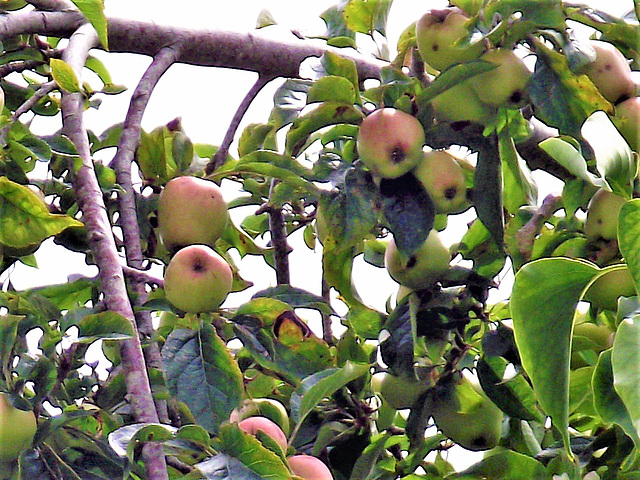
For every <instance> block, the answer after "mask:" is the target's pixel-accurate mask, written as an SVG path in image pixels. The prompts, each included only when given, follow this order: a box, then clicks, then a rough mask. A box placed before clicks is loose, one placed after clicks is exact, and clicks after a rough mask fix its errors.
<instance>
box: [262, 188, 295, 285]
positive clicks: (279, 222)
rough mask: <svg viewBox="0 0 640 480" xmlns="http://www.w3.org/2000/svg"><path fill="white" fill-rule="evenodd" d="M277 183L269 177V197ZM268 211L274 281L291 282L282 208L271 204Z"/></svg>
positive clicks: (281, 283)
mask: <svg viewBox="0 0 640 480" xmlns="http://www.w3.org/2000/svg"><path fill="white" fill-rule="evenodd" d="M277 184H278V181H277V180H276V179H275V178H272V179H271V188H270V189H269V197H270V198H271V196H272V195H273V191H274V189H275V187H276V185H277ZM268 213H269V231H270V232H271V246H273V256H274V262H275V269H276V282H277V284H278V285H286V284H289V283H291V273H290V270H289V253H290V252H291V247H290V246H289V244H288V243H287V228H286V225H285V220H284V215H283V213H282V208H277V207H274V206H271V207H270V208H269V209H268Z"/></svg>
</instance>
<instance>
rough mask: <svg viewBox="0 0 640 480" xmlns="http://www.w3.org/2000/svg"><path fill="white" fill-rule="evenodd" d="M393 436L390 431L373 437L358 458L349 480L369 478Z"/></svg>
mask: <svg viewBox="0 0 640 480" xmlns="http://www.w3.org/2000/svg"><path fill="white" fill-rule="evenodd" d="M390 437H391V434H390V433H388V432H385V433H381V434H379V435H376V436H375V437H372V438H371V443H369V445H368V446H367V447H366V448H365V449H364V451H363V452H362V454H361V455H360V457H358V460H356V463H355V465H354V466H353V470H352V471H351V476H350V477H349V480H367V479H369V478H371V477H370V475H371V474H373V472H374V470H375V467H376V464H377V463H378V459H379V458H380V455H382V454H383V453H384V451H385V449H386V448H387V441H388V440H389V438H390Z"/></svg>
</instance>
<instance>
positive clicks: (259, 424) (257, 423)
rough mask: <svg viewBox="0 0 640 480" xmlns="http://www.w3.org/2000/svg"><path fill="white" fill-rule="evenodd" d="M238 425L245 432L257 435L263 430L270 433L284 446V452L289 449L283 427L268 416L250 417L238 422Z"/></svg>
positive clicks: (267, 433)
mask: <svg viewBox="0 0 640 480" xmlns="http://www.w3.org/2000/svg"><path fill="white" fill-rule="evenodd" d="M238 427H239V428H240V430H242V431H243V432H245V433H248V434H250V435H256V434H257V433H258V432H262V433H264V434H266V435H269V436H270V437H271V438H272V439H273V440H275V442H276V443H277V444H278V445H279V446H280V448H282V451H283V452H286V451H287V437H286V436H285V434H284V432H283V431H282V429H281V428H280V427H279V426H278V425H276V424H275V423H274V422H272V421H271V420H269V419H268V418H266V417H259V416H257V417H249V418H245V419H244V420H241V421H240V422H238Z"/></svg>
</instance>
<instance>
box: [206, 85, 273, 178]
mask: <svg viewBox="0 0 640 480" xmlns="http://www.w3.org/2000/svg"><path fill="white" fill-rule="evenodd" d="M271 80H273V77H271V76H264V75H259V76H258V79H257V80H256V83H254V84H253V86H252V87H251V88H250V89H249V91H248V92H247V94H246V95H245V96H244V98H243V99H242V102H240V105H238V109H237V110H236V113H235V114H234V115H233V118H232V119H231V122H230V123H229V128H227V132H226V133H225V135H224V138H223V139H222V143H221V144H220V148H219V149H218V151H217V152H216V154H215V155H214V156H213V158H212V159H211V161H210V162H209V163H208V164H207V166H206V168H205V173H206V174H207V175H210V174H212V173H213V172H215V171H216V170H217V169H218V168H220V167H221V166H222V165H223V164H224V162H225V161H226V159H227V155H228V154H229V148H230V147H231V144H232V143H233V139H234V137H235V135H236V131H237V130H238V127H239V126H240V122H241V121H242V117H244V114H245V113H247V110H248V109H249V105H251V102H253V99H254V98H256V95H258V93H260V90H262V87H264V86H265V85H266V84H267V83H269V82H270V81H271Z"/></svg>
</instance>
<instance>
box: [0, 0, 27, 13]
mask: <svg viewBox="0 0 640 480" xmlns="http://www.w3.org/2000/svg"><path fill="white" fill-rule="evenodd" d="M26 5H27V2H26V1H25V0H0V11H9V10H19V9H21V8H22V7H24V6H26Z"/></svg>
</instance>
